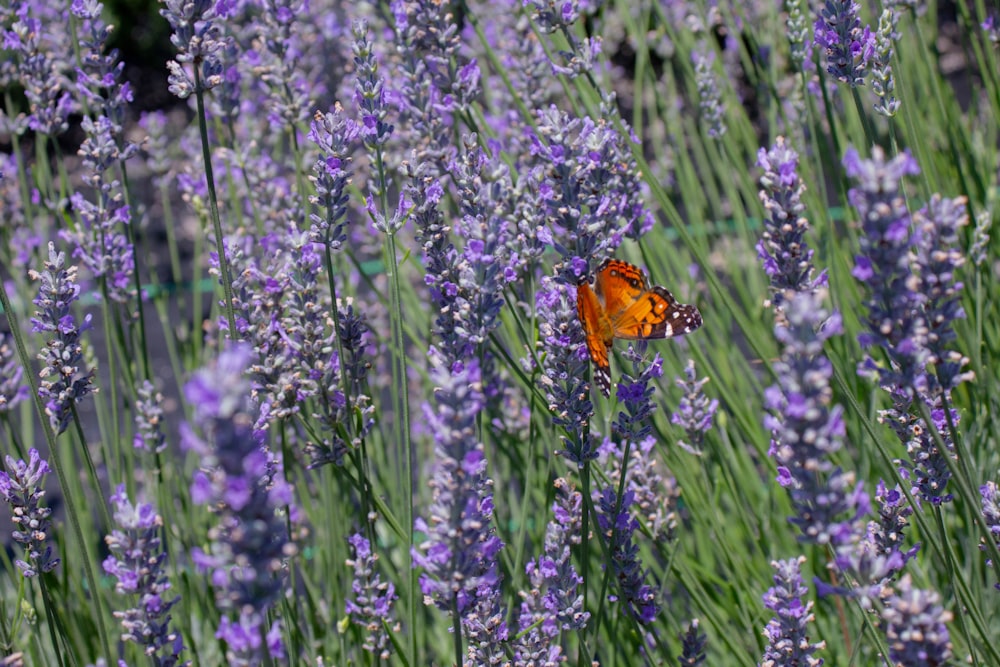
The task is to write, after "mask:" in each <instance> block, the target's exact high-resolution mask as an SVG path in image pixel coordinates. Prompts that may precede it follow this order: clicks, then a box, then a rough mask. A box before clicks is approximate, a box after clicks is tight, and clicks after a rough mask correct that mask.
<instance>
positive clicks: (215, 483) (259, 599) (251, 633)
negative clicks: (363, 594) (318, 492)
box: [183, 343, 291, 665]
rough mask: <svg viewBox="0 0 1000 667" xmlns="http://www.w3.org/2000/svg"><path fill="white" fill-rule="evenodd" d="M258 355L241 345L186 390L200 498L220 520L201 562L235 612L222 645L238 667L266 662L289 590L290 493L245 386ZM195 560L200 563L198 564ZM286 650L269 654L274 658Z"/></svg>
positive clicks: (223, 605)
mask: <svg viewBox="0 0 1000 667" xmlns="http://www.w3.org/2000/svg"><path fill="white" fill-rule="evenodd" d="M251 355H252V352H251V350H250V348H249V347H248V346H247V345H245V344H241V343H236V344H233V345H231V346H230V347H229V348H228V349H226V350H225V351H223V352H222V353H221V354H220V355H219V358H218V360H217V362H216V364H215V366H214V367H210V368H203V369H201V370H199V371H197V372H196V373H195V374H194V376H193V377H192V378H191V380H190V381H189V382H188V383H187V384H186V385H185V386H184V396H185V398H186V399H187V401H188V402H189V403H190V404H191V406H192V409H193V415H194V419H193V422H192V423H191V424H189V425H185V430H184V432H183V444H184V446H185V447H186V448H187V449H192V450H194V451H195V452H196V453H197V454H198V455H199V456H200V457H201V465H200V466H199V472H198V475H197V477H196V479H195V481H194V483H193V484H192V489H191V493H192V496H193V497H197V498H199V499H200V500H202V501H203V502H202V504H205V505H207V507H208V508H209V509H211V511H212V512H213V513H214V514H216V515H217V516H218V518H219V521H218V523H217V524H216V526H215V527H214V528H213V529H212V531H211V540H212V541H211V552H210V553H209V554H204V553H201V552H200V550H198V554H197V558H198V560H200V562H201V563H202V565H201V567H202V569H208V570H210V571H211V578H212V582H213V586H214V587H215V597H216V605H217V606H218V607H219V609H220V610H222V611H224V612H234V611H235V612H236V613H237V614H238V617H237V619H236V621H233V620H232V619H230V618H229V616H223V618H222V624H221V625H220V626H219V630H218V634H217V636H219V637H220V638H222V639H224V640H225V641H226V642H227V645H228V649H227V653H226V655H227V658H228V659H229V660H230V663H231V664H248V665H249V664H259V663H260V661H261V660H262V659H263V653H262V650H263V646H264V636H263V632H264V625H263V623H264V617H265V614H266V613H267V612H268V610H269V609H270V608H271V607H272V606H273V604H274V603H275V602H276V601H277V599H278V597H279V595H280V593H281V591H282V590H283V588H284V576H282V573H283V572H284V567H283V564H282V561H283V559H284V557H285V556H286V547H289V546H291V545H290V542H289V538H288V531H287V527H286V520H285V518H284V517H283V516H280V515H279V513H278V510H279V509H284V508H286V507H288V506H289V505H290V504H291V493H290V490H289V489H288V486H287V485H286V483H285V481H284V479H283V477H282V474H281V470H280V468H279V467H278V464H277V462H276V461H275V460H274V459H273V458H272V457H271V455H270V453H269V452H268V450H267V449H266V447H265V445H264V443H263V440H264V436H265V433H264V432H259V431H256V430H255V429H254V428H253V425H254V422H255V418H254V417H255V415H254V413H255V410H254V406H253V403H252V401H251V399H250V393H251V386H250V382H249V381H248V380H246V379H245V377H244V372H245V370H246V369H247V367H248V365H249V362H250V357H251ZM193 557H194V556H193ZM278 648H280V647H272V646H268V650H269V652H270V653H271V654H272V655H274V653H275V650H277V649H278Z"/></svg>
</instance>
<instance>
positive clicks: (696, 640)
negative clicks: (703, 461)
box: [677, 618, 708, 667]
mask: <svg viewBox="0 0 1000 667" xmlns="http://www.w3.org/2000/svg"><path fill="white" fill-rule="evenodd" d="M699 625H700V623H699V622H698V619H697V618H695V619H693V620H692V621H691V624H690V625H689V626H688V629H687V630H686V631H685V632H684V634H682V635H681V647H682V648H681V654H680V655H679V656H677V664H678V665H680V667H698V665H700V664H702V663H703V662H705V648H706V647H707V646H708V637H706V636H705V633H704V632H702V631H701V630H700V629H699V627H698V626H699Z"/></svg>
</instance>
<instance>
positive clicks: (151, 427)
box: [132, 380, 167, 454]
mask: <svg viewBox="0 0 1000 667" xmlns="http://www.w3.org/2000/svg"><path fill="white" fill-rule="evenodd" d="M132 446H133V447H135V448H136V449H143V450H145V451H147V452H150V453H153V454H159V453H161V452H162V451H163V450H165V449H166V448H167V436H166V434H164V432H163V394H161V393H160V392H158V391H156V387H154V386H153V383H152V382H150V381H149V380H143V382H142V385H140V386H139V388H138V389H136V400H135V437H134V438H133V440H132Z"/></svg>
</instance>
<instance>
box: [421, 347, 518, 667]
mask: <svg viewBox="0 0 1000 667" xmlns="http://www.w3.org/2000/svg"><path fill="white" fill-rule="evenodd" d="M431 361H432V363H433V364H434V366H433V369H432V371H431V378H432V380H433V382H434V383H435V385H436V386H437V387H438V389H437V390H436V392H435V398H436V402H437V406H436V408H432V407H431V406H425V407H424V416H425V419H426V420H427V422H428V429H429V430H430V432H431V433H436V434H439V435H438V438H437V442H436V445H435V449H434V451H435V462H434V471H433V474H432V476H431V480H430V482H429V483H428V484H429V486H430V488H431V504H430V507H429V508H428V517H427V518H426V519H425V518H423V517H419V518H417V519H416V520H415V521H414V529H415V530H417V531H418V532H421V533H423V534H425V535H426V536H427V537H426V539H425V540H424V541H423V542H422V543H420V544H418V545H415V546H414V547H413V564H414V567H419V568H421V569H422V570H423V573H422V574H421V575H420V590H421V591H422V592H423V594H424V601H425V604H428V605H430V604H433V605H434V606H436V607H437V608H438V609H441V610H442V611H445V612H448V613H457V614H458V620H460V621H461V622H462V625H463V628H464V629H465V631H466V632H468V634H469V636H470V645H469V651H470V654H472V653H475V654H476V655H480V657H484V656H485V654H487V653H492V652H495V651H496V650H498V649H499V643H500V642H502V641H505V640H506V638H507V629H506V626H505V625H503V623H502V619H503V615H502V614H501V613H499V612H500V610H499V608H498V602H499V594H500V568H499V562H498V554H499V552H500V549H502V548H503V542H502V541H501V540H500V538H498V537H497V535H496V532H495V530H494V528H493V526H492V518H493V494H492V486H493V481H492V480H491V479H490V478H489V477H488V476H487V474H486V458H485V456H484V454H483V445H482V443H481V442H479V441H478V440H477V438H476V417H477V415H478V414H479V412H480V411H481V410H482V408H483V404H484V403H483V402H484V400H485V399H484V397H483V393H482V380H481V375H480V371H479V364H478V362H476V361H475V360H469V361H467V362H465V363H464V364H457V365H456V366H452V367H451V368H448V367H447V366H446V365H445V364H444V362H443V359H442V358H441V355H440V354H439V353H438V352H437V351H436V350H433V349H432V351H431Z"/></svg>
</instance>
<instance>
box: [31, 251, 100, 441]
mask: <svg viewBox="0 0 1000 667" xmlns="http://www.w3.org/2000/svg"><path fill="white" fill-rule="evenodd" d="M28 275H29V276H30V277H31V279H32V280H38V281H40V283H41V284H40V285H39V288H38V296H37V297H36V298H35V300H34V301H33V302H32V303H34V304H35V305H36V306H38V307H39V308H40V310H38V311H36V312H35V317H33V318H31V324H32V327H31V330H32V331H34V332H36V333H42V334H45V335H46V336H47V340H46V345H45V349H44V350H43V351H42V352H40V353H39V354H38V358H39V359H41V360H42V362H43V364H44V367H43V368H42V370H41V372H40V373H39V377H41V379H42V381H41V385H40V386H39V388H38V395H39V396H41V397H42V399H43V400H44V401H45V414H47V415H48V416H49V422H50V423H51V424H52V430H53V431H55V432H56V435H59V434H60V433H62V432H63V431H65V430H66V428H67V427H68V426H69V422H70V420H71V419H73V406H74V405H75V404H76V403H79V402H80V401H81V400H83V399H84V398H85V397H86V396H88V395H89V394H91V393H93V392H94V369H92V368H89V369H88V368H87V367H86V362H85V361H84V358H83V345H82V343H81V337H80V335H81V333H82V332H83V331H84V330H85V329H87V328H89V326H90V315H87V316H86V317H85V318H84V320H83V325H82V326H80V327H78V326H77V325H76V320H75V319H74V317H73V314H72V305H73V302H74V301H76V300H77V299H78V298H80V286H79V285H77V283H76V267H75V266H70V267H66V254H65V253H62V252H60V253H56V248H55V245H54V244H53V243H49V261H47V262H46V263H45V270H44V271H42V272H38V271H34V270H32V271H29V272H28Z"/></svg>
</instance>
